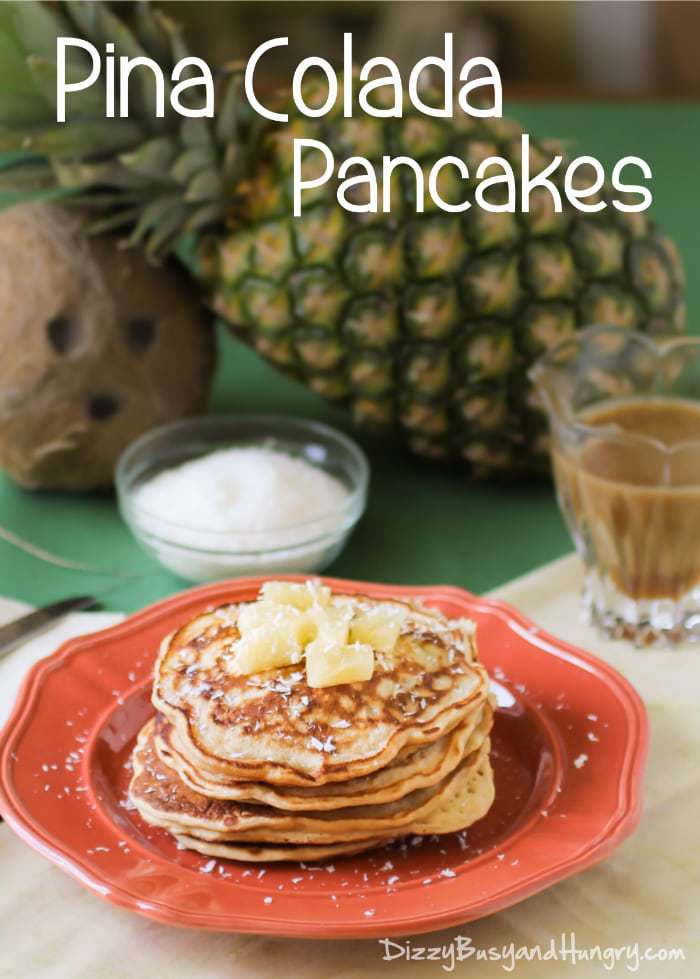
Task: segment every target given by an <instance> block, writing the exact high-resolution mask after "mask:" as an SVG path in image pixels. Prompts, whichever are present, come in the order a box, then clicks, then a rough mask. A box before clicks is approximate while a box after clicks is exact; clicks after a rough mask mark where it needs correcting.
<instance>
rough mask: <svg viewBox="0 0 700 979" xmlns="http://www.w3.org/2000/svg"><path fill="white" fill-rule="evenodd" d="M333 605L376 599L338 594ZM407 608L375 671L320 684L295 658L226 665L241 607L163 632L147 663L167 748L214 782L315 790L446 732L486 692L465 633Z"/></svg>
mask: <svg viewBox="0 0 700 979" xmlns="http://www.w3.org/2000/svg"><path fill="white" fill-rule="evenodd" d="M333 603H334V604H336V605H343V604H347V603H352V604H353V606H354V607H355V608H357V609H368V608H371V607H372V606H374V605H376V604H380V603H378V602H376V601H375V600H373V599H370V598H366V597H364V596H353V597H349V596H342V595H336V596H334V597H333ZM398 604H401V603H398ZM404 607H407V608H408V617H407V619H406V621H405V623H404V626H403V631H402V633H401V636H400V638H399V640H398V643H397V644H396V648H395V650H394V652H393V653H392V654H382V653H378V654H376V656H375V666H374V673H373V675H372V678H371V679H370V680H367V681H365V682H362V683H346V684H340V685H338V686H331V687H325V688H322V689H318V688H313V687H310V686H309V685H308V684H307V682H306V675H305V672H304V669H303V666H302V667H285V668H283V669H275V670H269V671H267V672H265V673H261V674H257V675H253V676H240V675H236V674H234V673H232V672H231V661H232V647H233V644H234V643H235V642H236V640H237V639H238V638H239V632H238V629H237V626H236V621H237V616H238V613H239V610H240V606H236V605H230V606H225V607H223V608H220V609H217V610H215V611H213V612H208V613H206V614H204V615H201V616H198V617H197V618H196V619H195V620H194V621H192V622H190V623H188V624H187V625H186V626H184V627H183V628H182V629H180V630H179V631H178V632H176V633H174V634H173V635H172V636H169V637H167V638H166V640H165V641H164V642H163V645H162V648H161V652H160V655H159V658H158V662H157V664H156V668H155V679H154V687H153V703H154V705H155V707H156V709H157V710H158V711H159V712H160V713H162V715H163V716H164V717H165V718H166V719H167V721H168V722H169V723H170V724H171V725H172V728H173V731H172V733H171V735H170V745H171V747H172V749H173V750H174V751H175V752H176V754H178V755H180V756H181V757H182V758H184V759H185V760H186V761H187V762H189V764H190V765H191V766H192V767H193V768H195V769H196V770H197V771H198V772H200V773H201V774H202V776H203V777H204V778H205V779H207V780H209V779H210V780H211V781H212V782H216V781H217V780H218V779H222V778H223V779H226V780H228V781H232V782H233V781H257V782H267V783H272V784H275V785H298V786H305V785H306V786H314V787H318V786H320V785H325V784H327V783H329V782H347V781H349V780H350V779H355V778H360V777H362V776H363V775H367V774H369V773H371V772H376V771H378V770H379V769H381V768H384V767H385V766H387V765H389V764H390V763H391V762H392V761H393V760H394V759H395V758H396V757H397V755H398V754H399V752H400V751H401V750H402V748H404V747H406V746H413V745H424V744H431V743H433V742H435V741H437V740H438V739H439V738H441V737H444V736H445V735H447V734H449V733H450V732H451V731H453V730H454V729H455V728H457V727H458V726H459V725H460V724H462V723H463V722H464V721H465V719H466V718H468V717H469V716H470V715H471V714H472V713H473V712H474V711H476V710H478V709H479V708H480V707H481V706H482V705H483V703H484V701H485V699H486V696H487V690H488V677H487V675H486V671H485V670H484V668H483V667H482V666H481V664H479V663H478V661H477V658H476V648H475V644H474V637H473V634H472V631H471V630H470V629H468V628H467V627H466V626H465V624H464V623H461V622H455V621H450V620H448V619H446V618H445V617H444V616H442V615H440V614H439V613H437V612H432V611H426V610H423V609H419V608H416V607H413V606H404Z"/></svg>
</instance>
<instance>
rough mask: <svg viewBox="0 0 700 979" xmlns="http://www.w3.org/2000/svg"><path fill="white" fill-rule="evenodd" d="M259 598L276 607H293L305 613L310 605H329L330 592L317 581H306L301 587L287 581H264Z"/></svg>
mask: <svg viewBox="0 0 700 979" xmlns="http://www.w3.org/2000/svg"><path fill="white" fill-rule="evenodd" d="M260 596H261V598H262V599H263V600H265V601H269V602H274V603H275V604H277V605H293V606H294V608H297V609H299V611H301V612H305V611H306V610H307V609H310V608H311V607H312V605H321V606H323V607H325V606H327V605H329V604H330V600H331V590H330V588H327V587H326V586H325V585H321V584H319V583H318V582H317V581H307V582H305V584H303V585H297V584H293V583H292V582H289V581H266V582H265V584H264V585H263V586H262V588H261V589H260Z"/></svg>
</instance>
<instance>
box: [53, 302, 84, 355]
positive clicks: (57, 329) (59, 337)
mask: <svg viewBox="0 0 700 979" xmlns="http://www.w3.org/2000/svg"><path fill="white" fill-rule="evenodd" d="M46 335H47V336H48V338H49V343H50V344H51V346H52V347H53V349H54V350H55V351H56V353H57V354H60V355H61V356H62V357H65V355H66V354H68V353H70V351H71V350H72V348H73V347H75V345H76V343H77V342H78V325H77V323H76V322H75V320H73V319H71V317H70V316H67V315H66V314H65V313H59V314H58V315H57V316H54V317H53V318H52V319H50V320H49V322H48V323H47V324H46Z"/></svg>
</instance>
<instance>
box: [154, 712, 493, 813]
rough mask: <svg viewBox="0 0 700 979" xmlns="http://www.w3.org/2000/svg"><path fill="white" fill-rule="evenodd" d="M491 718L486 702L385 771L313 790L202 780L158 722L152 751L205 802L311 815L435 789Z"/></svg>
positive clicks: (474, 744) (477, 741)
mask: <svg viewBox="0 0 700 979" xmlns="http://www.w3.org/2000/svg"><path fill="white" fill-rule="evenodd" d="M492 720H493V710H492V708H491V705H490V704H489V703H488V702H487V703H486V704H484V706H483V707H481V708H480V709H479V710H478V711H477V712H476V713H475V716H474V717H470V718H469V720H468V721H467V722H465V723H463V724H462V725H460V726H459V727H458V728H455V729H454V730H453V731H452V732H450V734H448V735H445V736H444V737H442V738H439V739H438V740H437V741H435V742H433V744H430V745H423V746H419V747H416V746H413V747H411V748H409V749H403V751H402V752H400V753H399V755H398V756H397V758H396V760H395V761H394V762H393V763H392V764H391V765H388V766H387V767H386V768H382V769H380V770H379V771H378V772H373V773H372V774H371V775H365V776H362V777H360V778H357V779H352V780H350V781H348V782H330V783H327V784H326V785H324V786H320V787H318V788H316V787H307V786H280V785H268V784H266V783H265V782H227V781H226V780H225V779H219V780H215V779H213V778H206V777H205V776H203V775H202V773H201V772H198V771H197V769H196V768H195V767H194V766H193V765H191V764H190V763H189V762H188V761H187V759H185V758H184V757H183V756H182V755H181V754H179V753H178V751H177V749H176V748H175V747H174V746H173V745H172V742H171V740H170V736H171V735H172V728H171V727H170V725H168V724H167V723H165V722H163V720H162V719H159V721H157V722H156V733H155V747H156V751H157V753H158V756H159V758H160V760H161V761H162V762H164V764H166V765H168V766H169V767H170V768H172V769H173V770H174V771H175V772H176V773H177V775H178V777H179V778H180V779H181V780H182V782H184V784H185V785H187V786H188V787H189V788H190V789H192V790H193V791H195V792H200V793H202V794H203V795H206V796H208V797H209V798H210V799H233V800H237V801H240V802H258V803H262V804H265V805H268V806H273V807H275V808H277V809H283V810H289V811H295V810H303V809H311V810H313V811H314V812H317V811H319V810H328V809H341V808H347V807H350V806H358V805H370V804H374V805H376V804H380V803H387V802H393V801H394V800H396V799H400V798H401V797H402V796H405V795H406V794H408V793H409V792H412V791H414V790H416V789H420V788H425V787H428V786H431V785H435V784H436V783H437V782H440V781H441V780H442V779H443V778H445V776H447V775H448V774H449V773H450V772H451V771H453V770H454V769H455V768H456V767H457V765H458V764H459V763H460V762H461V760H462V758H463V757H464V755H465V754H468V753H469V752H470V751H472V750H474V748H475V747H478V745H479V744H480V743H481V741H482V740H483V738H484V737H485V736H486V735H487V734H488V732H489V730H490V728H491V724H492Z"/></svg>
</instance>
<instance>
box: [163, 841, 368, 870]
mask: <svg viewBox="0 0 700 979" xmlns="http://www.w3.org/2000/svg"><path fill="white" fill-rule="evenodd" d="M175 839H176V841H177V843H178V844H179V846H181V847H183V848H184V849H186V850H197V852H198V853H201V854H203V855H204V856H207V857H218V858H219V859H223V860H240V861H241V862H243V863H276V862H280V861H283V860H285V861H297V862H298V861H300V860H303V861H305V862H307V861H308V862H309V863H312V862H313V863H315V862H316V861H317V860H330V859H331V858H333V857H344V856H351V855H352V854H354V853H364V852H365V851H366V850H372V849H374V848H375V847H378V846H382V845H383V844H384V843H386V840H361V841H359V842H355V843H330V844H329V845H328V846H311V845H309V846H293V845H291V844H290V845H287V846H285V845H284V844H274V843H270V844H268V845H265V844H259V843H247V844H246V843H207V842H205V841H204V840H198V839H196V838H195V837H194V836H184V835H177V834H175Z"/></svg>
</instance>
